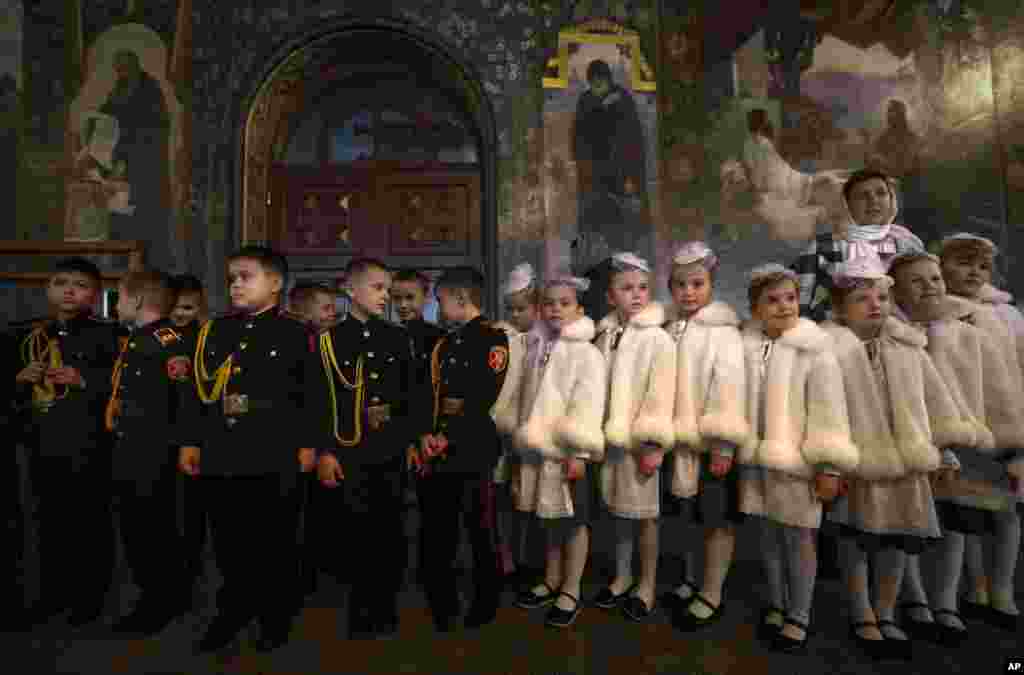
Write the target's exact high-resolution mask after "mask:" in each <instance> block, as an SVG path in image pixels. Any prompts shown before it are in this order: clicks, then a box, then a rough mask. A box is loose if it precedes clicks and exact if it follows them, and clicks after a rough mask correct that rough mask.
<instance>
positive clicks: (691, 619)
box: [672, 593, 725, 632]
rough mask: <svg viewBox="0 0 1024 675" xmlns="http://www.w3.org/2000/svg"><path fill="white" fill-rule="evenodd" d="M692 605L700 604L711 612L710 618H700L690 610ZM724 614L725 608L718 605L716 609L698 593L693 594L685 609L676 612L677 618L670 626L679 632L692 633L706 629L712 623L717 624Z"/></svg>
mask: <svg viewBox="0 0 1024 675" xmlns="http://www.w3.org/2000/svg"><path fill="white" fill-rule="evenodd" d="M694 604H701V605H704V606H705V607H707V608H708V609H710V610H711V616H708V617H706V618H703V619H702V618H700V617H699V616H697V615H696V614H694V613H693V612H692V611H690V608H691V607H693V605H694ZM723 613H725V607H724V606H723V605H722V604H721V603H719V605H718V606H717V607H715V606H714V605H712V604H711V603H710V602H709V601H708V599H707V598H705V597H704V596H703V595H701V594H700V593H694V594H693V596H692V597H691V598H690V603H689V604H688V605H686V609H684V610H682V611H680V612H677V614H678V616H676V617H674V619H675V620H674V621H673V622H672V624H673V625H674V626H675V627H676V628H677V629H679V630H681V631H685V632H693V631H697V630H700V629H701V628H706V627H708V626H710V625H712V624H714V623H718V620H719V619H721V618H722V614H723Z"/></svg>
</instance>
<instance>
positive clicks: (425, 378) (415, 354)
mask: <svg viewBox="0 0 1024 675" xmlns="http://www.w3.org/2000/svg"><path fill="white" fill-rule="evenodd" d="M403 327H404V328H405V331H406V333H407V334H408V336H409V348H410V349H412V360H413V368H414V377H415V380H416V385H417V387H419V388H422V387H425V386H427V385H428V384H429V382H430V354H431V353H432V352H433V351H434V345H436V344H437V341H438V340H440V339H441V338H442V337H443V336H444V335H445V332H444V330H442V329H441V328H440V327H439V326H436V325H434V324H432V323H430V322H428V321H424V320H422V319H415V320H413V321H409V322H406V323H405V325H404V326H403Z"/></svg>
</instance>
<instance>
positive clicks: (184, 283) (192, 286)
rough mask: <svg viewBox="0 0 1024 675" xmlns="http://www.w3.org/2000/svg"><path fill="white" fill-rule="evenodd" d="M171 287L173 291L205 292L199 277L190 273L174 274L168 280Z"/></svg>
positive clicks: (179, 292)
mask: <svg viewBox="0 0 1024 675" xmlns="http://www.w3.org/2000/svg"><path fill="white" fill-rule="evenodd" d="M170 283H171V288H172V289H174V292H175V293H178V294H181V293H201V294H203V295H205V294H206V288H204V287H203V282H202V281H200V280H199V277H196V276H193V275H191V274H175V275H174V276H172V277H171V280H170Z"/></svg>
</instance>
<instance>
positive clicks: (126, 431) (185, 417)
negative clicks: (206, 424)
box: [111, 319, 202, 482]
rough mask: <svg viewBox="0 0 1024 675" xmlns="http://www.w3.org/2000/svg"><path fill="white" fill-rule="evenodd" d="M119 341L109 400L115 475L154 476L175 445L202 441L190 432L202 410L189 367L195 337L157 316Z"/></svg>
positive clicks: (133, 478)
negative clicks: (111, 412) (120, 347)
mask: <svg viewBox="0 0 1024 675" xmlns="http://www.w3.org/2000/svg"><path fill="white" fill-rule="evenodd" d="M123 340H124V343H123V346H122V352H121V360H120V366H119V367H118V368H116V369H115V372H118V371H119V375H118V377H117V381H118V387H117V389H116V390H115V391H114V396H113V399H112V400H113V411H114V414H113V415H112V417H111V421H112V422H113V432H114V439H115V445H114V457H113V460H114V467H113V468H114V477H115V478H116V479H118V480H128V481H138V482H147V481H155V480H157V479H158V478H160V476H161V475H163V474H164V472H165V471H166V470H167V468H168V466H169V463H173V461H174V458H175V452H176V450H177V448H179V447H181V446H183V445H196V446H198V445H200V443H201V440H202V439H201V438H199V437H194V436H190V435H189V434H190V433H194V432H195V431H196V429H197V424H196V421H197V417H198V415H199V414H200V411H199V401H198V399H197V397H196V396H195V392H194V389H195V380H194V379H193V377H194V374H193V370H192V358H193V354H194V353H195V337H194V336H190V335H187V334H184V333H182V332H180V329H178V328H175V327H174V324H173V323H172V322H171V321H170V320H168V319H160V320H159V321H154V322H153V323H150V324H147V325H145V326H140V327H138V328H136V329H135V330H133V331H131V333H130V334H129V335H128V336H127V337H125V338H123ZM169 448H171V449H173V450H169Z"/></svg>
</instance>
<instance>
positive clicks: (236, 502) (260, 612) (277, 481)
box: [199, 472, 299, 630]
mask: <svg viewBox="0 0 1024 675" xmlns="http://www.w3.org/2000/svg"><path fill="white" fill-rule="evenodd" d="M199 480H200V481H202V482H203V484H204V486H203V489H204V496H205V498H206V504H207V509H208V513H209V517H210V535H211V539H212V541H213V552H214V556H215V558H216V561H217V567H218V569H219V570H220V573H221V576H222V577H223V579H224V583H223V585H222V586H221V587H220V590H219V591H218V594H217V608H218V611H219V612H220V614H221V615H223V616H224V617H226V618H227V620H229V621H232V620H233V621H236V622H237V623H238V624H240V625H241V624H245V623H248V621H249V620H250V619H253V618H258V619H259V620H260V622H261V623H262V624H263V626H264V628H269V629H271V630H278V629H281V628H282V627H287V626H288V625H289V624H290V622H291V619H292V616H293V614H294V611H295V598H296V593H297V591H296V589H297V584H296V582H297V579H296V577H297V574H296V572H297V569H298V567H297V565H296V535H295V532H296V529H297V528H298V525H299V474H298V472H287V473H283V474H261V475H255V476H232V477H223V476H202V477H200V478H199Z"/></svg>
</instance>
